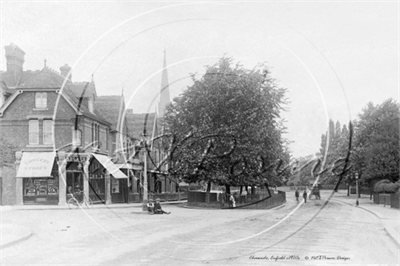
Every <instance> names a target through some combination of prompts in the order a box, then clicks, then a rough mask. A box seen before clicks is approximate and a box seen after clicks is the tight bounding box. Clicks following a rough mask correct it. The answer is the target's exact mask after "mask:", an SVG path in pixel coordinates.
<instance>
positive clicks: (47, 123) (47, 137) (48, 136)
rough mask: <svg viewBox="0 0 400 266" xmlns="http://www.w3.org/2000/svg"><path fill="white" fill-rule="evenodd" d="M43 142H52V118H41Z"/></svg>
mask: <svg viewBox="0 0 400 266" xmlns="http://www.w3.org/2000/svg"><path fill="white" fill-rule="evenodd" d="M43 144H53V120H43Z"/></svg>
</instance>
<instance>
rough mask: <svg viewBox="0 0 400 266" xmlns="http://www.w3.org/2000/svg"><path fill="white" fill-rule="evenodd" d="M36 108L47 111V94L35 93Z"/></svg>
mask: <svg viewBox="0 0 400 266" xmlns="http://www.w3.org/2000/svg"><path fill="white" fill-rule="evenodd" d="M35 108H36V109H46V108H47V93H46V92H36V93H35Z"/></svg>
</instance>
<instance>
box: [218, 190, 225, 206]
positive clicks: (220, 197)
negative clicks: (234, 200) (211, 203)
mask: <svg viewBox="0 0 400 266" xmlns="http://www.w3.org/2000/svg"><path fill="white" fill-rule="evenodd" d="M218 195H219V201H220V203H221V209H222V208H223V207H225V198H226V196H225V193H224V191H223V190H222V189H220V191H219V193H218Z"/></svg>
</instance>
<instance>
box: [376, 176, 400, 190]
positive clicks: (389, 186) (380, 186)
mask: <svg viewBox="0 0 400 266" xmlns="http://www.w3.org/2000/svg"><path fill="white" fill-rule="evenodd" d="M399 188H400V182H399V181H397V182H396V183H392V182H390V181H389V180H388V179H383V180H380V181H379V182H377V183H376V184H375V185H374V189H373V192H375V193H396V192H397V191H399Z"/></svg>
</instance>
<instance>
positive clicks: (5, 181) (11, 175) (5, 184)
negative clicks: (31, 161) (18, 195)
mask: <svg viewBox="0 0 400 266" xmlns="http://www.w3.org/2000/svg"><path fill="white" fill-rule="evenodd" d="M15 176H16V172H15V167H14V166H4V167H0V178H1V182H2V191H1V193H0V194H1V205H14V204H15V186H16V183H15ZM21 189H22V188H21Z"/></svg>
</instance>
